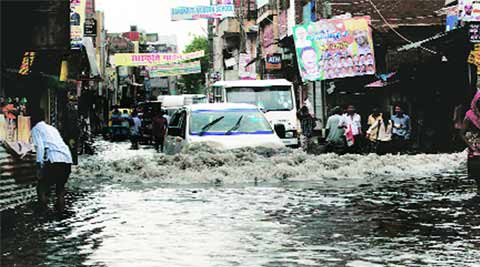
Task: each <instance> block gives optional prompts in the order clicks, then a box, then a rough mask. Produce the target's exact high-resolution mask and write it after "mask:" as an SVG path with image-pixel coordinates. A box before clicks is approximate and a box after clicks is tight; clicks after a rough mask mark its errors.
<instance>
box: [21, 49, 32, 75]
mask: <svg viewBox="0 0 480 267" xmlns="http://www.w3.org/2000/svg"><path fill="white" fill-rule="evenodd" d="M34 60H35V52H25V54H23V59H22V64H21V65H20V69H19V70H18V74H20V75H28V74H29V73H30V70H31V68H32V65H33V61H34Z"/></svg>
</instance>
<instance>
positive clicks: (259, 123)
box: [165, 104, 284, 154]
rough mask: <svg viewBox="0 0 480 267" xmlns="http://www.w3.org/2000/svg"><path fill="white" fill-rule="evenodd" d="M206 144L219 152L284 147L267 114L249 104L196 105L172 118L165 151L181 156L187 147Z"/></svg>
mask: <svg viewBox="0 0 480 267" xmlns="http://www.w3.org/2000/svg"><path fill="white" fill-rule="evenodd" d="M201 142H206V143H209V144H210V145H212V146H214V147H216V148H218V149H222V150H224V149H234V148H241V147H250V146H251V147H254V146H267V147H283V146H284V145H283V143H282V141H281V140H280V138H279V137H278V136H277V135H276V134H275V131H274V130H273V129H272V127H271V125H270V124H269V123H268V121H267V120H266V118H265V116H264V114H263V113H262V112H261V111H260V110H259V109H258V108H257V107H256V106H254V105H249V104H195V105H189V106H185V107H183V108H181V109H179V110H178V111H177V112H176V113H175V114H174V115H173V117H172V119H171V121H170V125H169V127H168V132H167V137H166V139H165V152H166V153H167V154H175V153H178V152H179V151H180V150H181V149H182V148H183V147H184V146H185V145H188V144H192V143H201Z"/></svg>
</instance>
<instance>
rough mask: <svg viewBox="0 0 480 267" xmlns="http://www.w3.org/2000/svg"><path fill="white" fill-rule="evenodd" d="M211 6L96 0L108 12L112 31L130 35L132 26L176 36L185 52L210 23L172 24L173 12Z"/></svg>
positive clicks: (186, 0) (184, 0)
mask: <svg viewBox="0 0 480 267" xmlns="http://www.w3.org/2000/svg"><path fill="white" fill-rule="evenodd" d="M209 3H210V1H209V0H134V1H132V0H96V1H95V7H96V9H97V10H100V11H103V12H104V13H105V28H106V29H107V31H108V32H128V31H130V25H137V27H138V29H143V30H145V31H146V32H147V33H158V34H159V35H170V34H176V35H177V42H178V45H179V51H182V50H183V49H184V47H185V46H186V45H187V44H188V43H189V42H190V41H191V40H192V39H193V37H194V36H195V35H203V36H206V35H207V21H206V20H193V21H171V20H170V11H171V9H172V8H173V7H178V6H197V5H209Z"/></svg>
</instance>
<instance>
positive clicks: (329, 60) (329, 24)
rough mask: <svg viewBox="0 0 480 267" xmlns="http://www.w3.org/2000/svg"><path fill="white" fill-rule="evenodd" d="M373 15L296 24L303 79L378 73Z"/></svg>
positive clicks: (296, 40)
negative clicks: (373, 33) (372, 27)
mask: <svg viewBox="0 0 480 267" xmlns="http://www.w3.org/2000/svg"><path fill="white" fill-rule="evenodd" d="M369 23H370V17H368V16H365V17H354V18H350V19H329V20H320V21H318V22H315V23H309V24H303V25H297V26H295V27H294V41H295V50H296V52H297V60H298V66H299V69H300V73H301V76H302V79H303V81H320V80H326V79H334V78H345V77H353V76H362V75H371V74H374V73H375V57H374V53H373V39H372V32H371V29H370V27H369V26H368V25H369Z"/></svg>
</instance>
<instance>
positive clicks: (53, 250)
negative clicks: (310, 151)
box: [2, 174, 480, 266]
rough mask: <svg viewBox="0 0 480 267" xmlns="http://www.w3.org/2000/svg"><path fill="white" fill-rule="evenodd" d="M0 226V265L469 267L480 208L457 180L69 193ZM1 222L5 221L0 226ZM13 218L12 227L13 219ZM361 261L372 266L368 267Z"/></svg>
mask: <svg viewBox="0 0 480 267" xmlns="http://www.w3.org/2000/svg"><path fill="white" fill-rule="evenodd" d="M69 202H70V204H71V206H70V209H69V210H68V212H67V214H65V215H63V217H53V218H52V219H45V218H42V217H41V216H36V215H35V214H32V213H29V212H30V211H31V207H25V208H24V209H21V210H17V213H16V214H11V215H9V216H4V217H3V218H2V246H3V248H2V249H3V250H2V262H3V263H4V264H5V266H15V264H16V266H42V265H44V266H62V265H67V266H68V265H69V264H67V262H68V263H70V264H71V265H70V266H80V265H82V266H345V265H347V266H375V265H372V264H379V266H383V265H387V264H388V265H389V266H405V265H408V266H426V265H432V266H453V265H455V266H474V265H473V264H474V263H477V262H478V259H480V208H479V201H478V199H477V198H474V194H473V185H472V184H471V181H470V180H468V179H463V178H462V177H459V176H458V175H455V174H450V175H443V176H441V177H432V178H423V179H415V180H408V179H407V180H403V181H401V182H400V181H398V182H382V183H379V184H375V185H373V184H362V183H358V184H348V183H346V182H344V181H336V180H330V181H328V182H326V183H312V182H295V183H288V184H282V185H263V186H250V185H237V186H229V187H208V186H182V187H178V186H177V187H172V186H168V187H162V186H157V187H155V188H143V189H135V190H131V189H130V188H126V187H124V186H121V185H117V186H106V187H103V188H102V189H99V190H97V191H96V192H73V193H71V194H70V195H69ZM7 217H8V218H7ZM13 220H14V221H13ZM368 264H370V265H368Z"/></svg>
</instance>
